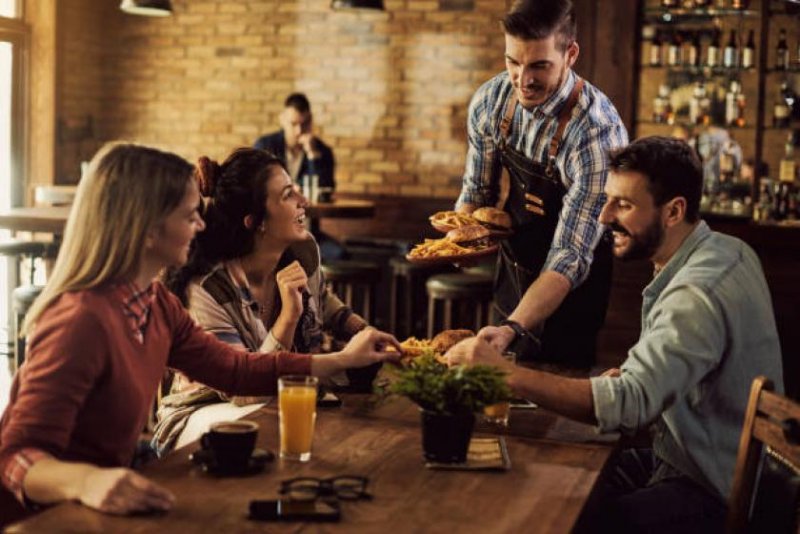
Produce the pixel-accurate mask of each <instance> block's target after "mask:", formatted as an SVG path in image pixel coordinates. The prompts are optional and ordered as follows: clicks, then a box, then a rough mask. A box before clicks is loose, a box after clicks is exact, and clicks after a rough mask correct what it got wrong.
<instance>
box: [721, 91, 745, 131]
mask: <svg viewBox="0 0 800 534" xmlns="http://www.w3.org/2000/svg"><path fill="white" fill-rule="evenodd" d="M741 92H742V84H740V83H739V81H738V80H731V85H730V87H729V88H728V92H727V93H725V124H726V125H728V126H736V120H737V119H738V118H739V107H738V102H737V97H738V95H739V94H740V93H741Z"/></svg>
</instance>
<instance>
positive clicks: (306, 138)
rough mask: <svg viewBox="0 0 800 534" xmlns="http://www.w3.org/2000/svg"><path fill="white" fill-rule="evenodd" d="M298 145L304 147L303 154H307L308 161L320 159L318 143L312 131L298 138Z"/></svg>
mask: <svg viewBox="0 0 800 534" xmlns="http://www.w3.org/2000/svg"><path fill="white" fill-rule="evenodd" d="M297 143H298V144H299V145H300V146H301V147H303V152H305V153H306V157H307V158H308V159H317V158H318V157H319V152H318V151H317V143H316V140H315V137H314V134H313V133H311V131H310V130H309V131H306V132H303V133H301V134H300V136H299V137H298V138H297Z"/></svg>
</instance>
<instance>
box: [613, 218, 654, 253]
mask: <svg viewBox="0 0 800 534" xmlns="http://www.w3.org/2000/svg"><path fill="white" fill-rule="evenodd" d="M608 227H609V228H610V229H611V230H612V231H614V232H619V233H621V234H624V235H625V236H627V237H628V245H627V248H625V249H623V250H622V251H621V252H617V248H616V243H615V244H614V255H615V256H616V257H617V258H619V259H621V260H624V261H629V260H642V259H650V258H652V257H653V255H654V254H655V252H656V250H658V247H660V246H661V243H663V242H664V229H663V228H662V227H661V221H660V220H659V218H658V217H655V218H654V219H653V222H652V223H650V224H649V225H648V226H647V228H645V229H644V232H642V233H641V234H639V235H632V234H631V233H630V232H628V231H627V230H626V229H625V228H623V227H622V226H620V225H619V223H617V222H616V221H614V222H612V223H610V224H609V225H608Z"/></svg>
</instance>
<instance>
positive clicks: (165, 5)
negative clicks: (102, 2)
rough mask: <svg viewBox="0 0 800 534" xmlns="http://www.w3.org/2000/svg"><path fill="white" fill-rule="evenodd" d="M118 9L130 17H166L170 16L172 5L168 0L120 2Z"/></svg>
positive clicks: (128, 0) (123, 0)
mask: <svg viewBox="0 0 800 534" xmlns="http://www.w3.org/2000/svg"><path fill="white" fill-rule="evenodd" d="M119 8H120V9H121V10H122V11H124V12H125V13H128V14H130V15H145V16H147V17H168V16H170V15H172V3H171V2H170V1H169V0H122V3H121V4H120V5H119Z"/></svg>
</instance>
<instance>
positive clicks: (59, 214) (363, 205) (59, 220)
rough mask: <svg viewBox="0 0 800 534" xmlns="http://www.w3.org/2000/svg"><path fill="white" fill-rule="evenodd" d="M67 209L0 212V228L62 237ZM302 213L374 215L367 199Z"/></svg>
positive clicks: (317, 215)
mask: <svg viewBox="0 0 800 534" xmlns="http://www.w3.org/2000/svg"><path fill="white" fill-rule="evenodd" d="M69 210H70V207H69V206H35V207H27V208H11V209H7V210H2V211H0V228H7V229H9V230H13V231H15V232H47V233H51V234H63V233H64V226H65V225H66V223H67V217H68V216H69ZM306 214H307V215H308V217H309V218H310V219H311V220H312V221H313V222H316V221H318V220H319V219H323V218H340V219H347V218H355V219H358V218H369V217H372V216H373V215H374V214H375V204H374V203H373V202H370V201H368V200H334V201H333V202H324V203H319V204H309V205H308V207H307V208H306Z"/></svg>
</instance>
